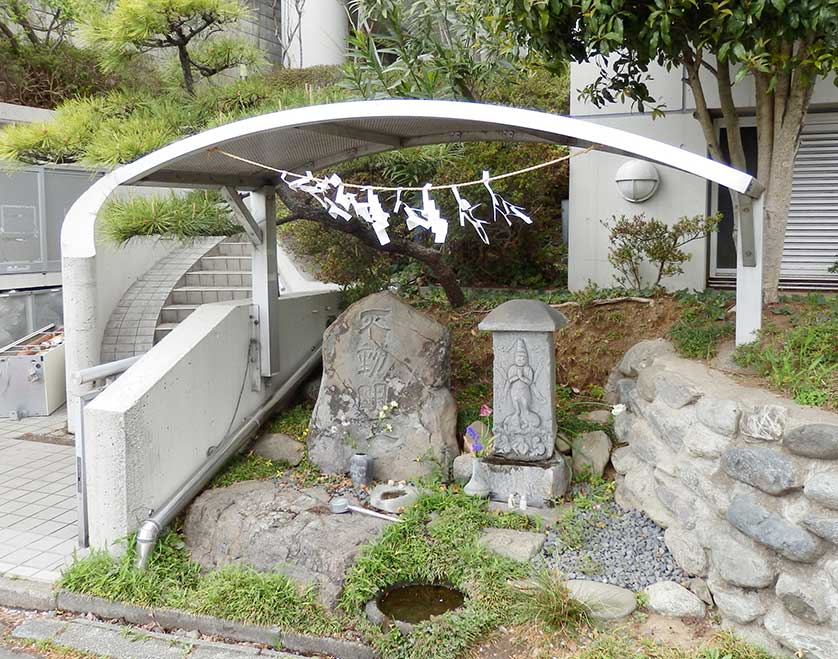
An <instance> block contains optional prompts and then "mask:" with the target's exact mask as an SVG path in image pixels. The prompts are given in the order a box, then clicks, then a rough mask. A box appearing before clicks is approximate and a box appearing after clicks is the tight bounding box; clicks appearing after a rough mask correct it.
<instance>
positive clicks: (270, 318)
mask: <svg viewBox="0 0 838 659" xmlns="http://www.w3.org/2000/svg"><path fill="white" fill-rule="evenodd" d="M248 205H249V207H250V213H251V215H253V219H255V220H256V222H257V223H258V224H259V226H260V227H261V229H262V243H261V244H260V245H255V246H254V247H253V264H252V266H251V267H252V273H253V304H255V305H256V306H257V307H258V308H259V356H260V362H261V364H260V365H261V372H262V377H266V378H267V377H271V376H272V375H274V374H275V373H278V372H279V280H278V277H277V266H276V193H275V192H274V189H273V188H271V187H264V188H261V189H260V190H256V191H254V192H253V193H251V195H250V198H249V204H248Z"/></svg>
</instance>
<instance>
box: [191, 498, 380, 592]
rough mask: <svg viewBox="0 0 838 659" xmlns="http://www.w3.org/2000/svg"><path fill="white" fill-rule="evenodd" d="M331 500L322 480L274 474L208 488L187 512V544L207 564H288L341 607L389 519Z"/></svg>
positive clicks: (272, 567)
mask: <svg viewBox="0 0 838 659" xmlns="http://www.w3.org/2000/svg"><path fill="white" fill-rule="evenodd" d="M328 503H329V496H328V494H327V493H326V491H325V490H323V489H322V488H318V487H314V488H306V489H299V490H298V489H296V488H293V487H288V486H285V487H283V486H280V485H277V484H276V483H274V482H272V481H244V482H241V483H235V484H234V485H231V486H230V487H222V488H216V489H212V490H206V491H205V492H204V493H203V494H201V496H199V497H198V498H197V499H196V500H195V502H194V503H193V504H192V506H191V507H190V508H189V512H188V513H187V515H186V523H185V525H184V534H185V537H186V546H187V547H188V548H189V551H190V553H191V554H192V558H193V559H194V560H195V561H197V562H198V563H199V564H200V565H202V566H203V567H204V568H207V569H214V568H219V567H222V566H224V565H228V564H230V563H240V564H245V565H250V566H252V567H254V568H256V569H257V570H261V571H265V572H270V571H280V572H283V573H285V574H287V575H288V576H289V577H291V578H292V579H294V580H295V581H297V582H299V583H300V585H301V586H307V585H311V584H316V585H317V586H318V587H319V591H318V592H319V598H320V601H321V602H322V603H323V604H324V605H326V606H328V607H333V606H334V605H335V604H336V602H337V597H338V595H339V593H340V589H341V586H342V585H343V577H344V575H345V573H346V571H347V570H348V569H349V568H350V566H351V565H352V564H353V563H354V562H355V557H356V556H357V554H358V551H359V550H360V548H361V547H362V546H363V545H365V544H366V543H368V542H374V541H375V539H376V537H377V535H378V533H379V532H380V531H381V529H382V528H384V526H385V525H386V524H387V522H385V521H383V520H379V519H375V518H373V517H368V516H367V515H357V514H343V515H338V514H335V513H332V512H331V511H330V510H329V505H328Z"/></svg>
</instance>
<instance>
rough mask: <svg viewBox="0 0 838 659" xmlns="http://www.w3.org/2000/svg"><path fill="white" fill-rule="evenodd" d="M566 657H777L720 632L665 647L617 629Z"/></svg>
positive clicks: (594, 658) (596, 658)
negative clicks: (695, 643)
mask: <svg viewBox="0 0 838 659" xmlns="http://www.w3.org/2000/svg"><path fill="white" fill-rule="evenodd" d="M567 659H777V658H776V657H775V656H774V655H772V654H770V653H768V652H766V651H765V650H762V649H760V648H758V647H756V646H753V645H751V644H749V643H746V642H745V641H742V640H741V639H738V638H736V637H735V636H734V635H733V634H731V633H730V632H719V633H718V634H716V635H715V637H714V638H713V639H712V640H711V641H710V642H709V643H708V644H707V645H706V646H705V647H702V648H700V649H687V648H675V647H671V646H670V647H667V646H663V645H661V644H659V643H657V642H656V641H653V640H642V641H637V640H635V639H634V638H632V637H631V635H630V634H629V633H625V632H624V630H622V629H620V628H618V629H615V630H614V631H612V632H610V633H608V634H604V635H601V636H600V637H599V638H597V639H596V640H595V641H594V642H593V643H591V644H590V645H589V646H587V647H586V648H585V649H583V650H580V651H579V652H577V653H575V654H573V655H571V656H569V657H568V658H567Z"/></svg>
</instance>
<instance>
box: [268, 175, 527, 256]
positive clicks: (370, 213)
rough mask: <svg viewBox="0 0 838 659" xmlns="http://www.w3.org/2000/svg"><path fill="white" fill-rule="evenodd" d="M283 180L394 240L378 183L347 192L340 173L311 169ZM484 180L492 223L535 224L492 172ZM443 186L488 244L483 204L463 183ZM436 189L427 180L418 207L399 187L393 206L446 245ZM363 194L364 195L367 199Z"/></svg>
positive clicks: (383, 239) (332, 211)
mask: <svg viewBox="0 0 838 659" xmlns="http://www.w3.org/2000/svg"><path fill="white" fill-rule="evenodd" d="M282 180H283V181H284V182H285V183H286V184H287V185H288V187H289V188H291V189H292V190H299V191H301V192H305V193H307V194H309V195H310V196H311V197H312V198H313V199H314V200H315V201H317V203H318V204H320V205H321V206H322V207H323V208H324V209H325V210H326V212H327V213H328V214H329V215H331V216H332V217H333V218H335V219H341V220H344V221H347V222H348V221H349V220H351V219H352V218H353V217H355V218H357V219H359V220H361V221H363V222H366V223H367V224H369V225H370V226H371V227H372V229H373V231H374V232H375V235H376V237H377V238H378V242H379V243H381V244H382V245H386V244H387V243H389V242H390V236H389V235H388V233H387V229H388V228H389V227H390V213H389V212H388V211H386V210H385V209H384V207H383V206H382V204H381V199H380V198H379V197H378V195H377V194H376V191H375V190H376V188H375V187H374V186H369V187H365V188H363V189H362V191H361V193H360V194H356V193H354V192H347V191H346V184H345V183H344V182H343V180H341V178H340V176H338V175H337V174H332V175H331V176H330V177H328V178H323V179H321V178H317V177H315V176H313V175H312V173H311V172H308V171H307V172H306V173H305V175H301V174H292V173H291V172H283V173H282ZM481 182H482V184H483V186H484V187H485V188H486V191H487V192H488V193H489V199H490V200H491V203H492V210H491V221H492V222H497V220H498V217H501V218H502V219H503V220H505V221H506V223H507V224H508V225H509V226H512V220H513V219H516V220H520V221H522V222H525V223H526V224H532V219H531V218H530V216H529V215H527V213H526V212H525V211H524V209H523V208H522V207H521V206H516V205H515V204H510V203H509V202H508V201H506V199H504V198H503V197H502V196H500V195H499V194H498V193H497V192H495V191H494V190H493V189H492V185H491V176H490V175H489V172H488V171H484V172H483V178H482V181H476V182H475V183H477V184H480V183H481ZM353 187H357V186H353ZM443 187H446V188H448V189H450V190H451V193H452V194H453V195H454V200H455V201H456V202H457V217H458V220H459V222H460V226H461V227H464V226H466V224H468V225H470V226H471V227H472V228H473V229H474V231H475V232H476V233H477V235H478V236H479V237H480V240H482V241H483V242H484V243H485V244H486V245H488V244H489V235H488V233H487V232H486V226H487V225H488V224H489V221H488V220H485V219H482V218H480V217H478V216H477V215H475V211H476V210H477V209H478V208H479V207H480V206H481V204H472V203H471V202H469V200H468V199H466V198H465V197H463V196H462V194H461V193H460V189H459V188H460V187H461V186H457V185H453V186H443ZM433 189H434V187H433V186H432V185H431V184H430V183H427V184H426V185H425V186H424V187H423V188H422V191H421V194H422V197H421V201H422V205H421V207H419V208H416V207H413V206H410V205H408V204H407V203H405V202H404V201H403V200H402V197H403V193H404V192H405V191H406V190H405V189H403V188H396V189H395V190H394V191H395V193H396V201H395V204H394V205H393V210H392V212H393V213H395V214H400V213H403V214H404V217H405V221H406V224H407V228H408V229H409V230H410V231H413V230H414V229H417V228H422V229H424V230H426V231H429V232H430V233H431V234H432V235H433V239H434V242H435V243H438V244H442V243H444V242H445V239H446V237H447V236H448V220H446V219H445V218H444V217H442V214H441V213H440V210H439V207H438V206H437V204H436V202H435V201H434V199H433V197H431V192H432V190H433ZM360 197H363V199H361V198H360Z"/></svg>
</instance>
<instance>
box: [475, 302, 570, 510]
mask: <svg viewBox="0 0 838 659" xmlns="http://www.w3.org/2000/svg"><path fill="white" fill-rule="evenodd" d="M566 324H567V318H565V317H564V315H562V314H561V313H560V312H559V311H557V310H556V309H553V308H552V307H550V306H548V305H546V304H544V303H543V302H540V301H538V300H510V301H508V302H504V303H503V304H501V305H500V306H498V307H497V308H496V309H494V311H492V312H491V313H489V314H488V315H487V316H486V318H484V319H483V322H481V323H480V324H479V325H478V328H479V329H481V330H484V331H487V332H492V347H493V351H494V377H493V383H494V386H493V404H492V407H493V408H494V411H493V427H492V434H493V435H494V442H493V445H492V455H491V456H490V457H488V458H486V459H485V460H484V461H483V469H484V475H485V477H486V480H487V481H488V482H489V487H490V490H491V497H492V498H493V499H496V500H498V501H507V500H508V498H509V495H511V494H515V495H525V496H526V497H527V501H528V502H529V503H530V504H531V505H536V506H543V505H545V503H546V502H547V501H548V500H549V499H552V498H555V497H559V496H561V495H562V494H564V492H565V490H566V489H567V485H568V482H569V480H570V469H569V467H568V465H567V464H566V463H565V461H564V458H562V456H561V455H560V454H558V453H556V451H555V442H556V353H555V333H556V331H558V330H559V329H560V328H561V327H563V326H564V325H566Z"/></svg>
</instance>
